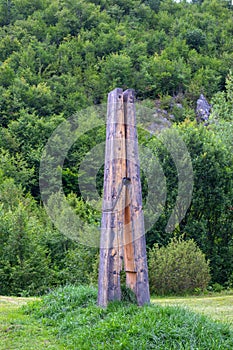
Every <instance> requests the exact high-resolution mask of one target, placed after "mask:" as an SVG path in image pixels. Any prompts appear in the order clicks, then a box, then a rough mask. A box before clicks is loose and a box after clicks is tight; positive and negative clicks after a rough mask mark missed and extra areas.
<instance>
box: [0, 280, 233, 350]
mask: <svg viewBox="0 0 233 350" xmlns="http://www.w3.org/2000/svg"><path fill="white" fill-rule="evenodd" d="M96 299H97V291H96V289H94V288H92V287H73V286H67V287H64V288H59V289H57V290H55V291H54V292H52V293H50V294H48V295H47V296H44V297H43V298H42V299H41V300H36V301H33V302H29V303H28V304H27V305H26V306H24V307H23V308H20V307H19V305H20V304H21V302H22V303H23V302H25V300H27V299H22V300H21V301H20V303H19V304H18V305H17V304H14V303H10V305H9V301H5V304H4V302H2V303H1V302H0V309H1V311H3V314H2V315H1V318H0V324H1V326H0V327H1V328H0V341H1V345H0V349H2V350H3V349H4V350H8V349H12V350H13V349H14V350H18V349H24V350H28V349H36V350H41V349H66V350H71V349H73V350H78V349H83V350H85V349H87V350H89V349H94V350H95V349H113V350H114V349H116V350H118V349H126V350H128V349H129V350H130V349H132V350H133V349H136V350H144V349H145V350H147V349H160V350H163V349H166V350H168V349H169V350H172V349H174V350H175V349H176V350H179V349H184V350H185V349H187V350H190V349H193V350H194V349H195V350H202V349H203V350H204V349H205V350H208V349H211V350H215V349H222V350H227V349H229V350H230V349H232V348H233V330H231V329H230V327H229V326H228V325H227V324H223V323H220V322H215V321H213V320H211V319H210V318H208V317H206V316H204V315H201V314H199V313H194V312H193V311H190V310H188V309H185V308H183V307H180V306H177V305H176V306H171V305H165V306H164V305H160V304H161V303H163V302H165V303H166V302H167V301H168V302H169V303H170V301H171V302H173V300H171V298H169V299H165V298H161V299H157V298H156V299H154V300H153V301H156V304H151V305H147V306H145V307H137V306H136V305H134V304H127V303H126V302H121V303H119V302H114V303H110V304H109V306H108V307H107V308H106V309H102V308H99V307H98V306H97V305H96ZM178 299H179V300H180V301H181V300H182V299H181V298H178ZM183 299H186V298H183ZM187 299H190V301H191V300H192V298H187ZM194 299H195V300H196V299H197V298H194ZM15 300H16V301H17V300H18V299H17V298H16V299H15ZM0 301H1V298H0ZM4 305H5V306H6V308H5V311H4Z"/></svg>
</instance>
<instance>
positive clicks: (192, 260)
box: [148, 237, 210, 295]
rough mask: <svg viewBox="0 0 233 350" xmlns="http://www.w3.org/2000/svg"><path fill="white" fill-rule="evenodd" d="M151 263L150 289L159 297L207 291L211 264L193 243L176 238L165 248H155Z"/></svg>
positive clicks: (151, 253) (150, 256)
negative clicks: (159, 295)
mask: <svg viewBox="0 0 233 350" xmlns="http://www.w3.org/2000/svg"><path fill="white" fill-rule="evenodd" d="M148 263H149V275H150V287H151V290H152V292H154V293H157V294H161V295H166V294H182V293H187V292H188V293H195V292H196V291H204V290H205V289H206V287H207V286H208V283H209V281H210V271H209V264H208V262H206V260H205V256H204V254H203V253H202V251H201V250H200V248H198V247H197V245H196V243H195V242H194V241H193V240H187V241H184V240H183V239H182V238H179V239H177V238H176V237H175V238H173V239H172V240H171V242H170V243H169V244H168V245H167V246H166V247H161V248H159V246H158V244H155V245H154V246H153V248H152V249H151V250H150V253H149V261H148Z"/></svg>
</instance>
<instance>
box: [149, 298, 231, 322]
mask: <svg viewBox="0 0 233 350" xmlns="http://www.w3.org/2000/svg"><path fill="white" fill-rule="evenodd" d="M151 301H152V302H153V303H156V304H159V305H176V306H182V307H188V308H189V309H191V310H193V311H195V312H199V313H201V314H205V315H207V316H210V317H211V318H212V319H214V320H216V321H221V322H224V323H227V324H229V325H230V327H231V328H232V329H233V294H231V295H226V294H219V295H216V294H214V295H210V296H196V297H194V296H192V297H185V298H181V297H180V298H177V297H169V298H160V297H154V298H152V300H151Z"/></svg>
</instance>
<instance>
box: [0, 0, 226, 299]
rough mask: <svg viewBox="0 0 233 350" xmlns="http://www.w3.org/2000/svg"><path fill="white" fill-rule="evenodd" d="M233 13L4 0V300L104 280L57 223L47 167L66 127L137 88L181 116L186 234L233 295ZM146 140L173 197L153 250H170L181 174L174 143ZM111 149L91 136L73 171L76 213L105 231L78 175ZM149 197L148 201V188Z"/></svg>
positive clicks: (0, 270) (142, 4) (221, 3)
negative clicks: (206, 114) (203, 102)
mask: <svg viewBox="0 0 233 350" xmlns="http://www.w3.org/2000/svg"><path fill="white" fill-rule="evenodd" d="M230 3H231V2H230V1H228V0H204V1H194V0H193V1H192V2H186V1H181V2H179V3H177V2H175V1H173V0H153V1H152V0H147V1H140V0H136V1H133V0H130V1H127V2H125V1H121V0H117V1H110V0H99V1H98V0H89V1H83V0H70V1H63V0H50V1H48V0H36V1H31V2H30V1H29V0H10V1H8V0H0V294H1V293H2V294H3V293H4V294H16V295H20V294H41V293H43V292H45V291H46V290H48V289H50V288H53V287H54V286H57V285H60V284H66V283H75V282H77V283H90V282H92V281H94V280H96V266H97V264H96V254H97V250H96V249H94V248H87V247H85V246H81V245H79V244H77V242H76V243H75V242H73V241H72V240H71V239H69V238H67V237H65V236H64V235H62V234H61V233H60V232H58V231H57V230H56V229H55V227H54V226H53V224H52V223H51V222H50V220H49V219H48V217H47V215H46V213H45V211H44V209H43V207H42V205H41V195H40V190H39V167H40V160H41V155H42V151H43V148H44V146H45V144H46V142H47V140H48V139H49V137H50V136H51V134H52V132H53V131H54V130H55V129H56V127H57V126H58V125H60V124H61V123H62V122H63V121H64V120H66V119H67V118H68V117H70V116H71V115H72V114H73V113H75V112H77V111H80V110H82V109H84V108H86V107H88V106H97V105H99V104H100V103H102V102H106V98H107V93H108V92H109V91H110V90H111V89H113V88H115V87H117V86H118V87H122V88H124V89H126V88H134V89H135V90H136V93H137V98H138V102H139V104H141V105H145V106H149V107H150V108H154V107H155V105H156V106H157V105H159V106H160V107H161V108H163V109H166V110H167V113H168V114H169V115H173V118H172V123H173V126H172V128H171V131H166V130H165V133H168V134H169V132H172V130H173V129H174V130H177V131H178V132H179V133H180V135H181V137H182V138H183V140H184V141H185V143H186V145H187V148H188V151H189V152H190V155H191V159H192V164H193V170H194V192H193V196H192V202H191V205H190V207H189V209H188V212H187V214H186V215H185V217H184V218H183V220H182V222H181V223H180V225H179V226H177V227H176V229H175V234H176V235H178V236H179V235H182V234H183V233H185V234H186V236H185V238H187V239H189V238H193V239H194V240H195V242H196V243H197V244H198V246H199V247H200V248H201V250H202V251H203V252H204V253H205V255H206V257H207V259H208V260H209V261H210V267H211V275H212V282H218V283H220V284H223V285H225V286H227V285H230V284H231V283H233V237H232V232H233V227H232V225H233V224H232V222H233V220H232V214H233V210H232V198H233V189H232V178H233V176H232V175H233V159H232V122H233V111H232V103H233V78H232V72H231V71H230V69H231V68H232V63H233V53H232V37H233V31H232V8H233V7H232V6H231V5H230ZM200 93H203V94H204V95H205V96H206V98H207V99H208V100H209V101H210V102H211V104H212V112H211V117H210V121H209V124H208V126H203V125H198V124H197V123H196V122H195V107H196V100H197V98H198V97H199V95H200ZM179 104H181V105H182V108H180V107H179ZM88 121H89V119H88V118H87V123H88ZM89 124H90V129H91V128H92V122H91V120H90V121H89ZM139 134H140V135H139V141H140V143H141V144H144V145H145V146H146V147H149V148H150V149H151V150H152V152H154V154H156V155H157V157H158V159H159V163H160V164H161V167H162V169H163V172H164V174H165V176H166V186H167V200H166V203H165V208H164V211H163V213H162V215H161V216H160V218H159V220H158V221H157V222H156V223H155V225H154V226H153V227H152V228H151V229H150V231H149V232H148V234H147V243H148V247H152V246H153V244H154V243H155V242H156V243H158V244H159V245H160V246H161V245H166V244H167V243H168V242H169V239H170V238H171V237H172V236H173V235H174V232H171V233H166V231H165V227H166V224H167V221H168V218H169V217H170V214H171V211H172V208H173V207H174V203H175V199H176V195H177V182H178V178H177V177H178V174H177V169H176V167H175V164H174V162H173V161H172V158H171V155H170V154H169V152H168V151H167V150H166V147H164V145H163V144H162V142H161V140H162V138H163V136H158V137H156V138H155V137H152V136H151V135H150V134H149V133H146V132H145V131H144V130H141V131H140V130H139ZM160 137H161V138H160ZM104 139H105V132H104V128H102V127H99V128H95V129H93V130H91V131H90V132H89V133H85V134H84V135H82V137H80V138H79V139H78V140H77V141H76V142H75V144H74V145H73V147H72V148H71V149H70V151H69V153H68V155H67V157H66V159H65V162H64V166H63V170H62V174H63V178H62V180H63V190H64V193H65V194H66V195H67V200H68V203H69V204H70V206H71V207H72V208H74V210H75V211H76V212H77V213H79V215H80V216H81V217H82V218H83V220H84V221H86V222H87V223H92V224H93V225H95V226H96V227H97V226H98V225H99V221H100V212H98V210H94V209H93V208H92V206H91V203H87V201H85V200H84V199H83V198H81V193H80V190H79V187H78V169H79V165H80V163H81V161H82V159H83V158H84V157H85V155H86V153H87V152H88V151H90V150H91V149H92V148H93V147H94V146H95V145H96V144H99V143H101V142H103V141H104ZM57 142H58V144H59V145H60V144H61V142H62V140H57ZM59 142H60V143H59ZM149 167H150V162H148V168H149ZM102 170H103V169H100V171H99V173H98V176H97V187H98V191H99V192H101V186H102V181H103V180H102V179H103V176H102V173H103V171H102ZM47 175H48V176H49V174H47ZM87 182H88V179H87ZM143 185H144V187H143V194H144V201H146V196H147V186H146V179H145V181H144V184H143ZM55 187H56V184H55ZM152 214H153V213H152ZM82 230H83V235H84V236H85V234H87V231H86V227H83V229H82Z"/></svg>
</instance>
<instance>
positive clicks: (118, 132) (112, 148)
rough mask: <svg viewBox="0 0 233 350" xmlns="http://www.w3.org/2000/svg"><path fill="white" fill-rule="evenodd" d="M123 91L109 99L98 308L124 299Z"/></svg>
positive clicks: (124, 162) (124, 166) (111, 93)
mask: <svg viewBox="0 0 233 350" xmlns="http://www.w3.org/2000/svg"><path fill="white" fill-rule="evenodd" d="M125 158H126V155H125V126H124V106H123V90H122V89H115V90H113V91H112V92H110V93H109V95H108V111H107V130H106V149H105V170H104V192H103V208H102V222H101V242H100V267H99V282H98V284H99V288H98V304H99V305H100V306H104V307H105V306H106V305H107V303H108V301H111V300H120V299H121V288H120V272H121V269H122V259H123V256H122V251H121V249H122V248H121V243H120V242H121V241H122V232H123V225H124V210H123V209H124V208H122V200H121V198H122V195H123V191H124V189H123V187H122V179H123V178H124V177H125V176H126V159H125Z"/></svg>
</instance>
